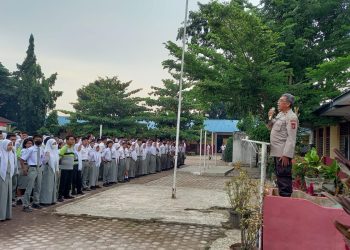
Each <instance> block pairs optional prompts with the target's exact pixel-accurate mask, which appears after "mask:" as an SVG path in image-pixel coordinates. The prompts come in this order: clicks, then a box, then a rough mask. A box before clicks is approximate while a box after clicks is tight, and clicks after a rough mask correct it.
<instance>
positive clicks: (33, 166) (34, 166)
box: [29, 165, 41, 168]
mask: <svg viewBox="0 0 350 250" xmlns="http://www.w3.org/2000/svg"><path fill="white" fill-rule="evenodd" d="M29 167H32V168H36V167H39V168H40V167H41V165H39V166H37V165H29Z"/></svg>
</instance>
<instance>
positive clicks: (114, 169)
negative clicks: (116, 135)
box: [110, 139, 120, 184]
mask: <svg viewBox="0 0 350 250" xmlns="http://www.w3.org/2000/svg"><path fill="white" fill-rule="evenodd" d="M119 147H120V145H119V143H118V139H116V143H114V144H113V146H112V163H111V171H110V174H111V175H110V183H111V184H116V183H117V182H118V181H117V176H118V165H119V151H118V149H119Z"/></svg>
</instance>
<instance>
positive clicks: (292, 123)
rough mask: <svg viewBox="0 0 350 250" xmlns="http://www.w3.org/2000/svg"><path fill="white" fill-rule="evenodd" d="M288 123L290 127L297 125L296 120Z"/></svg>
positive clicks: (293, 127)
mask: <svg viewBox="0 0 350 250" xmlns="http://www.w3.org/2000/svg"><path fill="white" fill-rule="evenodd" d="M290 125H291V127H292V129H295V128H296V127H297V121H290Z"/></svg>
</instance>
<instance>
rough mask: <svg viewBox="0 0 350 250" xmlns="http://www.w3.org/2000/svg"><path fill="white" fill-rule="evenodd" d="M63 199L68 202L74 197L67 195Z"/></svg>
mask: <svg viewBox="0 0 350 250" xmlns="http://www.w3.org/2000/svg"><path fill="white" fill-rule="evenodd" d="M64 198H65V199H67V200H70V199H74V198H75V197H74V196H71V195H68V196H64Z"/></svg>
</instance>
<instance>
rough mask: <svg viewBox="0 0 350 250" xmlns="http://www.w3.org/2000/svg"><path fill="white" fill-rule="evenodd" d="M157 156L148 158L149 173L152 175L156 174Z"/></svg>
mask: <svg viewBox="0 0 350 250" xmlns="http://www.w3.org/2000/svg"><path fill="white" fill-rule="evenodd" d="M156 157H157V156H155V155H151V158H150V173H151V174H154V173H155V172H156V168H157V158H156Z"/></svg>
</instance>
